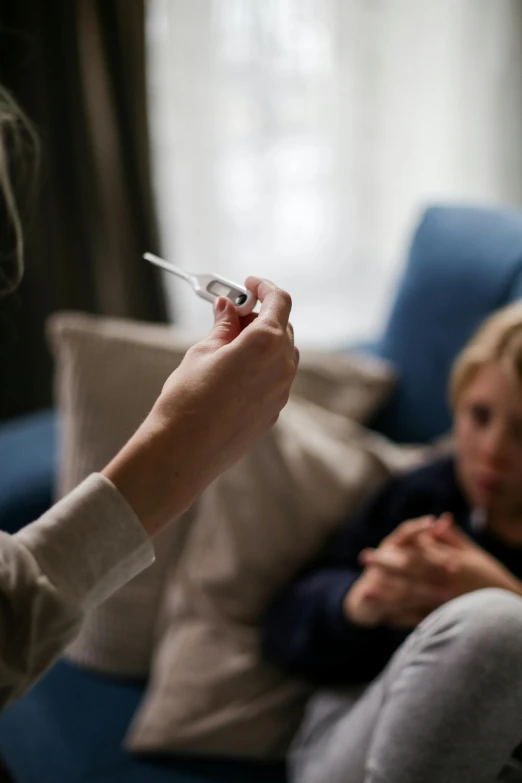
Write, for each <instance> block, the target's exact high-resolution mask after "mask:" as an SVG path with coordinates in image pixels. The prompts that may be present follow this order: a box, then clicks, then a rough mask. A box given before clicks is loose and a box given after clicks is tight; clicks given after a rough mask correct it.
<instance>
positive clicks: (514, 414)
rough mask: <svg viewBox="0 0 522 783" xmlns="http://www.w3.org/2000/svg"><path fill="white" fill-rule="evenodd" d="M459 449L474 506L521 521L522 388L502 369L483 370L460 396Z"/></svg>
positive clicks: (462, 475)
mask: <svg viewBox="0 0 522 783" xmlns="http://www.w3.org/2000/svg"><path fill="white" fill-rule="evenodd" d="M455 447H456V454H457V466H458V473H459V477H460V479H461V482H462V484H463V489H464V492H465V494H466V495H467V497H468V500H469V501H470V503H471V504H472V505H473V506H474V507H476V508H483V509H486V510H487V511H489V512H490V513H491V514H492V515H493V516H506V517H514V516H520V519H521V522H522V388H521V387H520V385H519V383H517V381H516V379H515V378H514V377H512V376H511V375H510V374H509V373H508V372H507V371H506V370H505V369H503V368H502V367H501V366H500V365H499V364H495V363H491V364H487V365H485V366H484V367H482V368H481V369H480V370H478V371H477V373H476V374H475V375H474V376H473V378H472V380H471V381H470V383H469V384H468V386H467V387H466V388H465V389H464V391H463V392H462V393H461V395H460V399H459V402H458V405H457V410H456V412H455Z"/></svg>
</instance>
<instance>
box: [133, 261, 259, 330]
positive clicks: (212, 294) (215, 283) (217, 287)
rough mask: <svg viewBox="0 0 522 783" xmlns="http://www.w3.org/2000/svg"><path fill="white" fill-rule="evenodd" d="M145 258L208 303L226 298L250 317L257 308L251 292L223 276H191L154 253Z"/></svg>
mask: <svg viewBox="0 0 522 783" xmlns="http://www.w3.org/2000/svg"><path fill="white" fill-rule="evenodd" d="M143 258H145V259H146V260H147V261H150V262H151V264H156V266H160V267H161V268H162V269H166V270H167V272H171V273H172V274H173V275H176V276H177V277H181V278H182V279H183V280H186V281H187V283H190V285H191V286H192V288H193V290H194V291H195V292H196V294H197V295H198V296H200V297H201V298H202V299H206V300H207V302H214V301H215V300H216V299H217V298H218V297H219V296H225V297H226V298H227V299H230V301H231V302H232V304H233V305H235V307H236V309H237V311H238V313H239V315H249V313H251V312H252V310H253V309H254V307H255V306H256V299H255V298H254V295H253V294H252V292H251V291H249V290H248V289H247V288H244V287H243V286H241V285H238V284H237V283H233V282H232V281H231V280H227V279H226V278H225V277H221V275H214V274H207V275H194V274H189V273H188V272H185V271H184V270H183V269H180V268H179V267H177V266H175V265H174V264H171V263H170V262H169V261H165V259H163V258H160V257H159V256H155V255H154V254H153V253H144V254H143Z"/></svg>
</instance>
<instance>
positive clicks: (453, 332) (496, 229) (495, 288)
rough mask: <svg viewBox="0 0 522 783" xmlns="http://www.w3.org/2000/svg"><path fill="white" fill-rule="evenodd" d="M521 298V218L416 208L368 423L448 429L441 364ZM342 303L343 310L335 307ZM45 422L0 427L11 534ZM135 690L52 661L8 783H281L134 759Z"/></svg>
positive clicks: (46, 468)
mask: <svg viewBox="0 0 522 783" xmlns="http://www.w3.org/2000/svg"><path fill="white" fill-rule="evenodd" d="M520 296H522V214H521V213H518V212H514V211H509V210H503V209H502V210H501V209H497V210H491V209H484V208H467V207H433V208H430V209H428V210H427V211H426V212H425V214H424V216H423V217H422V220H421V222H420V224H419V227H418V228H417V231H416V233H415V236H414V239H413V243H412V247H411V251H410V255H409V260H408V262H407V265H406V269H405V273H404V276H403V278H402V280H401V281H400V284H399V286H398V291H397V295H396V299H395V303H394V306H393V308H392V311H391V315H390V318H389V322H388V325H387V328H386V330H385V332H384V335H383V336H382V338H381V339H380V341H379V342H378V343H376V344H374V345H373V346H371V348H369V350H371V351H372V352H373V353H375V354H376V355H379V356H382V357H384V358H386V359H388V360H390V361H391V362H392V363H393V364H394V365H395V366H396V367H397V369H398V370H399V373H400V378H399V382H398V385H397V388H396V391H395V392H394V394H393V396H392V398H391V399H390V400H389V402H388V403H387V405H386V406H385V408H384V409H383V410H382V411H380V413H379V414H378V416H377V417H376V419H375V421H374V422H373V426H374V428H375V429H377V430H379V431H380V432H383V433H384V434H386V435H388V436H389V437H392V438H394V439H395V440H398V441H401V442H425V441H427V440H430V439H431V438H434V437H436V436H438V435H442V434H444V433H445V432H446V431H447V430H448V429H449V427H450V413H449V410H448V407H447V404H446V383H447V378H448V372H449V368H450V366H451V363H452V361H453V359H454V357H455V355H456V354H457V352H458V351H459V349H460V348H461V347H462V345H463V344H464V343H465V341H466V340H467V339H468V337H469V336H470V335H471V333H472V332H473V331H474V330H475V328H476V327H477V326H478V324H479V323H480V322H481V321H482V320H483V318H484V317H485V316H486V315H487V314H489V313H490V312H492V311H493V310H495V309H497V308H498V307H501V306H502V305H505V304H507V303H508V302H511V301H513V300H515V299H518V298H519V297H520ZM347 306H349V303H347ZM54 438H55V431H54V417H53V415H52V413H46V414H42V415H40V416H37V417H35V418H33V419H28V420H25V421H23V422H19V423H11V424H8V425H4V426H3V427H0V460H1V464H2V465H3V466H4V465H5V466H7V470H5V469H4V471H3V475H2V476H0V523H1V525H2V527H4V529H10V530H15V529H17V528H18V527H20V526H21V525H23V524H25V523H27V522H28V521H30V519H32V518H34V517H35V516H37V515H38V514H39V513H41V512H43V511H44V510H45V507H46V506H47V504H48V503H49V502H50V495H51V484H52V475H53V454H54ZM143 687H144V683H139V682H125V681H121V680H115V679H113V678H109V677H103V676H99V675H95V674H92V673H89V672H85V671H82V670H80V669H78V668H77V667H75V666H73V665H71V664H68V663H66V662H59V663H58V664H57V665H56V666H55V667H54V668H53V669H52V670H51V671H50V672H49V673H48V674H47V675H46V676H45V677H44V678H43V679H42V681H41V682H40V683H39V684H38V685H37V686H36V687H35V688H34V689H33V690H32V691H31V692H30V693H29V694H27V695H26V696H25V697H24V698H22V699H21V700H20V701H19V702H17V703H16V704H14V705H13V706H12V707H10V708H9V709H8V710H7V711H6V712H5V713H4V714H3V715H2V716H0V755H1V756H3V757H4V758H5V761H6V763H7V766H8V768H9V769H10V771H11V772H12V774H13V777H14V779H15V781H17V783H57V781H59V782H60V783H87V781H89V783H91V782H92V783H94V781H97V782H99V783H117V782H119V781H121V782H122V783H123V781H125V783H161V782H162V781H165V783H167V781H168V782H169V783H225V781H226V783H234V782H237V783H240V782H241V783H247V781H248V783H269V782H270V783H284V779H285V776H284V769H283V765H282V764H280V765H270V766H266V765H261V764H255V763H249V762H242V761H232V760H231V761H225V760H215V759H186V758H175V759H174V758H169V759H155V760H151V759H146V758H136V757H134V756H131V755H130V754H128V753H127V752H126V751H125V750H123V749H122V747H121V743H122V738H123V736H124V733H125V730H126V727H127V725H128V723H129V721H130V718H131V716H132V714H133V712H134V710H135V709H136V707H137V704H138V702H139V699H140V697H141V694H142V691H143Z"/></svg>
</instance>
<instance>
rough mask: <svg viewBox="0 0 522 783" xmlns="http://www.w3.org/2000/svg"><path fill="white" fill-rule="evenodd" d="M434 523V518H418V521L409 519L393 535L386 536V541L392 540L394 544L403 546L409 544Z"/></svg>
mask: <svg viewBox="0 0 522 783" xmlns="http://www.w3.org/2000/svg"><path fill="white" fill-rule="evenodd" d="M434 521H435V517H434V516H425V517H420V518H419V519H409V520H408V521H407V522H403V523H402V525H399V527H398V528H396V529H395V530H394V531H393V533H390V535H389V536H387V538H386V540H393V543H394V544H399V545H405V544H411V543H413V542H414V540H415V539H416V538H417V536H418V535H419V533H422V532H423V531H424V530H427V529H428V528H431V527H432V526H433V523H434Z"/></svg>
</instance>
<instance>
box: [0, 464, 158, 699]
mask: <svg viewBox="0 0 522 783" xmlns="http://www.w3.org/2000/svg"><path fill="white" fill-rule="evenodd" d="M153 560H154V554H153V548H152V544H151V543H150V541H149V539H148V538H147V536H146V534H145V531H144V529H143V527H142V526H141V524H140V522H139V520H138V519H137V517H136V516H135V514H134V512H133V511H132V509H131V508H130V506H129V505H128V503H127V502H126V501H125V499H124V498H123V497H122V496H121V495H120V494H119V492H118V491H117V490H116V488H115V487H114V486H113V484H112V483H111V482H110V481H108V480H107V479H106V478H105V477H104V476H102V475H100V474H93V475H92V476H90V477H89V478H88V479H86V481H84V482H83V483H82V484H81V485H80V486H79V487H78V488H77V489H75V490H74V491H73V492H71V493H70V494H69V495H67V497H65V498H64V499H63V500H61V501H60V502H59V503H57V504H56V505H55V506H53V508H52V509H50V511H48V512H47V513H46V514H44V516H43V517H41V518H40V519H39V520H37V521H36V522H33V523H32V524H31V525H28V526H27V527H25V528H23V529H22V530H21V531H20V532H19V533H17V534H16V535H12V536H10V535H8V534H7V533H2V532H0V706H1V707H3V706H5V705H6V704H7V703H8V702H10V701H12V700H13V699H14V698H16V697H17V696H19V695H20V694H22V693H23V692H24V691H25V690H26V689H27V688H29V686H30V685H31V684H32V683H33V682H34V681H35V680H36V679H37V678H38V677H40V675H41V674H43V672H44V671H45V670H46V669H47V668H48V667H49V666H50V665H51V664H52V663H53V662H54V661H55V660H56V658H57V657H58V656H59V654H60V653H61V651H62V650H63V649H64V647H65V646H66V645H67V644H68V643H69V642H70V641H71V640H72V639H73V637H74V636H75V635H76V633H77V632H78V630H79V628H80V625H81V622H82V619H83V617H84V615H85V612H86V611H88V610H89V608H90V607H93V606H96V605H97V604H99V603H101V602H102V601H103V600H104V599H105V598H107V597H108V596H109V595H110V594H111V593H112V592H114V591H115V590H117V589H118V588H119V587H121V586H122V585H123V584H124V583H125V582H127V581H128V580H130V579H132V577H133V576H135V575H136V574H137V573H138V572H139V571H141V570H143V569H144V568H146V567H147V566H148V565H150V564H151V563H152V561H153Z"/></svg>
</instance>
